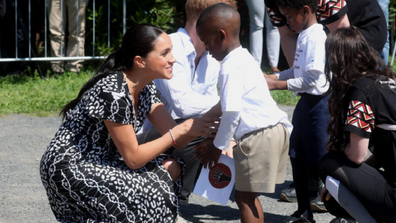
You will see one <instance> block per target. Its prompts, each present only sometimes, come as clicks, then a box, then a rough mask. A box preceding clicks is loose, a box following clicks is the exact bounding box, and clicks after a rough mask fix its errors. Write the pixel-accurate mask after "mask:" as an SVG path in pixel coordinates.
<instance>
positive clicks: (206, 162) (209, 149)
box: [194, 138, 222, 168]
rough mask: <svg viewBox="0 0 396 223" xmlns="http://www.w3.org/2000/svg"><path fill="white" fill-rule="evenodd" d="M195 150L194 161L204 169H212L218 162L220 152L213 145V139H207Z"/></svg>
mask: <svg viewBox="0 0 396 223" xmlns="http://www.w3.org/2000/svg"><path fill="white" fill-rule="evenodd" d="M194 149H195V155H194V157H195V159H196V160H198V161H200V162H201V163H202V164H203V166H204V167H205V168H212V167H213V166H214V165H216V164H217V163H218V161H219V158H220V155H221V152H222V151H221V150H220V149H218V148H217V147H216V146H215V145H214V144H213V139H210V138H207V139H205V140H204V141H202V142H201V143H200V144H199V145H198V146H197V147H195V148H194Z"/></svg>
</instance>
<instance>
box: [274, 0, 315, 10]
mask: <svg viewBox="0 0 396 223" xmlns="http://www.w3.org/2000/svg"><path fill="white" fill-rule="evenodd" d="M275 4H276V6H278V7H279V6H283V7H287V8H291V9H302V8H303V7H304V5H308V6H309V7H310V8H311V10H312V12H316V10H317V9H318V0H275Z"/></svg>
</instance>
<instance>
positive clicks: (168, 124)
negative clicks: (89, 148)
mask: <svg viewBox="0 0 396 223" xmlns="http://www.w3.org/2000/svg"><path fill="white" fill-rule="evenodd" d="M150 116H152V119H150V121H154V122H153V123H152V124H153V125H154V127H156V128H158V131H159V132H160V133H161V134H162V136H161V137H160V138H158V139H156V140H153V141H150V142H148V143H145V144H141V145H139V144H138V141H137V138H136V134H135V131H134V129H133V126H132V125H124V124H119V123H115V122H112V121H108V120H104V123H105V125H106V128H107V131H108V132H109V134H110V137H111V138H112V140H113V141H114V144H115V146H116V147H117V149H118V151H119V152H120V154H121V156H122V157H123V159H124V161H125V163H126V164H127V166H128V167H129V168H131V169H138V168H140V167H142V166H144V165H145V164H146V163H147V162H149V161H150V160H153V159H154V158H155V157H157V156H158V155H160V154H161V153H163V152H165V151H166V150H167V149H168V148H170V147H171V146H174V147H176V146H177V147H180V148H181V147H183V146H184V145H186V144H187V143H188V142H189V141H188V140H190V141H191V140H192V139H194V138H196V137H198V136H201V135H203V136H209V135H211V133H212V132H213V131H215V130H214V129H213V128H211V127H213V126H215V124H214V122H215V121H216V120H217V119H214V118H203V119H189V120H187V121H185V122H183V123H181V124H179V125H176V123H175V121H174V120H173V119H172V117H171V116H170V114H169V113H168V111H167V110H166V109H165V107H164V106H163V105H162V104H156V105H155V106H153V108H152V110H151V111H150ZM154 116H155V118H153V117H154ZM156 116H158V117H156ZM169 129H171V131H172V135H173V137H172V136H171V134H170V131H169ZM173 139H175V141H176V145H175V144H174V141H173Z"/></svg>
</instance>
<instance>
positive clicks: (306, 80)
mask: <svg viewBox="0 0 396 223" xmlns="http://www.w3.org/2000/svg"><path fill="white" fill-rule="evenodd" d="M320 75H323V71H320V70H309V71H307V72H306V75H304V76H302V77H299V78H294V79H289V80H287V89H289V91H301V90H307V89H310V88H312V87H314V86H315V85H316V84H317V81H318V80H319V77H320Z"/></svg>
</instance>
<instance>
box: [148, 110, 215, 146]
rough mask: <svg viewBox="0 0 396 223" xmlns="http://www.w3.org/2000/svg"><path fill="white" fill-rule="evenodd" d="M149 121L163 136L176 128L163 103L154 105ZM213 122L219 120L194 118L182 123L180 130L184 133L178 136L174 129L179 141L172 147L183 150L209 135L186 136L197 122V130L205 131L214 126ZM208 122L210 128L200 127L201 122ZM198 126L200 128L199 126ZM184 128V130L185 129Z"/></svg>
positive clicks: (203, 133)
mask: <svg viewBox="0 0 396 223" xmlns="http://www.w3.org/2000/svg"><path fill="white" fill-rule="evenodd" d="M148 119H149V120H150V122H151V124H152V125H153V126H154V127H155V129H157V131H158V132H159V133H160V134H161V135H164V134H169V129H172V128H174V127H175V126H176V122H175V121H174V120H173V118H172V116H171V115H170V114H169V112H168V111H167V110H166V108H165V106H164V105H163V104H162V103H161V104H154V105H153V106H152V108H151V111H150V112H149V115H148ZM213 120H217V119H214V118H194V119H188V120H186V121H184V122H183V123H180V124H179V126H178V128H181V130H182V132H185V133H182V134H180V135H178V132H175V131H174V130H173V129H172V133H173V135H174V137H175V138H176V136H177V140H176V144H172V145H171V146H173V147H174V148H176V149H181V148H183V147H184V146H185V145H187V144H188V143H189V142H191V141H192V140H193V139H195V138H196V137H198V136H202V135H207V134H208V133H207V132H200V133H199V134H193V135H191V134H186V133H187V132H188V129H189V128H190V127H193V126H192V125H193V122H195V126H194V127H196V128H205V129H209V126H210V125H212V126H214V124H213V122H214V121H213ZM205 121H208V126H206V127H205V126H199V125H200V124H199V123H201V122H205ZM197 125H198V126H197ZM183 127H184V128H183Z"/></svg>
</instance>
